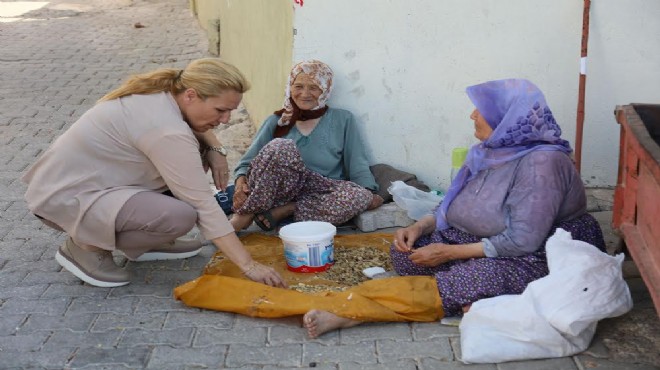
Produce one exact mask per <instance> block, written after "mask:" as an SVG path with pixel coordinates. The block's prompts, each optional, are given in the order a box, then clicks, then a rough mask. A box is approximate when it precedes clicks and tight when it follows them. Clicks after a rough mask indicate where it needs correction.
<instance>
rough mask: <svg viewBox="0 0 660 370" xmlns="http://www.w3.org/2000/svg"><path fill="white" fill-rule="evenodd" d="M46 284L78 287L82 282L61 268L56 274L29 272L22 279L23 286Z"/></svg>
mask: <svg viewBox="0 0 660 370" xmlns="http://www.w3.org/2000/svg"><path fill="white" fill-rule="evenodd" d="M48 283H54V284H69V285H80V284H81V283H82V282H81V281H80V279H78V278H77V277H75V276H74V275H73V274H72V273H70V272H69V271H66V270H64V269H62V268H60V270H59V271H57V272H50V271H31V272H30V273H28V274H27V276H26V277H25V279H23V284H25V285H37V284H48ZM96 289H104V288H96Z"/></svg>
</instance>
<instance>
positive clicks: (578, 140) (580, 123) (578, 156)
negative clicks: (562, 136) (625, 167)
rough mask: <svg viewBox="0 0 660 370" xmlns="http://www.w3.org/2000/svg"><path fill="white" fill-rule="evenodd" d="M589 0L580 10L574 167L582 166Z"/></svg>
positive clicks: (585, 1)
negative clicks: (580, 33)
mask: <svg viewBox="0 0 660 370" xmlns="http://www.w3.org/2000/svg"><path fill="white" fill-rule="evenodd" d="M590 9H591V0H584V9H583V12H582V45H581V51H580V83H579V87H578V106H577V122H576V129H575V167H576V168H577V170H578V172H580V169H581V166H582V132H583V131H584V95H585V88H586V85H587V45H588V43H589V10H590Z"/></svg>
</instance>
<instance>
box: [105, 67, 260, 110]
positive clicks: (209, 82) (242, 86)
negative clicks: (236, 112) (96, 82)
mask: <svg viewBox="0 0 660 370" xmlns="http://www.w3.org/2000/svg"><path fill="white" fill-rule="evenodd" d="M190 88H192V89H194V90H195V91H196V92H197V95H199V97H200V98H202V99H206V98H208V97H211V96H218V95H220V94H221V93H222V92H223V91H225V90H233V91H236V92H238V93H241V94H242V93H244V92H246V91H248V90H249V89H250V84H249V83H248V81H247V80H246V79H245V76H243V74H242V73H241V71H239V70H238V68H236V67H234V66H233V65H231V64H229V63H226V62H223V61H221V60H220V59H217V58H203V59H197V60H193V61H192V62H190V64H188V66H186V68H185V69H182V70H180V69H173V68H161V69H157V70H155V71H152V72H147V73H143V74H139V75H134V76H131V77H130V78H129V79H128V80H127V81H126V82H124V83H123V84H121V86H119V87H118V88H116V89H114V90H112V91H110V92H109V93H107V94H106V95H105V96H103V97H102V98H101V99H99V101H98V102H99V103H100V102H103V101H107V100H112V99H118V98H121V97H124V96H128V95H133V94H155V93H159V92H163V91H167V92H170V93H172V94H173V95H176V94H179V93H181V92H183V91H185V90H187V89H190Z"/></svg>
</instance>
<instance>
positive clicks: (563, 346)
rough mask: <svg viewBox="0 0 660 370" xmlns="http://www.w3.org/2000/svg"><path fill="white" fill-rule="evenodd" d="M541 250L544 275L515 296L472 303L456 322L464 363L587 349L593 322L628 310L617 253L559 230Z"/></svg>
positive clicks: (559, 354) (629, 300)
mask: <svg viewBox="0 0 660 370" xmlns="http://www.w3.org/2000/svg"><path fill="white" fill-rule="evenodd" d="M546 253H547V256H548V268H549V270H550V273H549V274H548V275H547V276H545V277H543V278H541V279H538V280H536V281H533V282H532V283H530V284H529V285H528V286H527V288H526V289H525V291H524V292H523V293H522V294H521V295H505V296H500V297H493V298H488V299H483V300H480V301H477V302H475V303H474V304H472V306H471V308H470V311H468V312H467V313H466V314H465V316H464V317H463V320H462V321H461V324H460V330H461V352H462V355H463V356H462V359H461V360H462V361H463V362H464V363H497V362H505V361H516V360H526V359H537V358H552V357H564V356H571V355H573V354H576V353H579V352H582V351H584V350H585V349H587V347H589V344H590V342H591V339H592V338H593V335H594V333H595V332H596V325H597V323H598V320H601V319H605V318H608V317H616V316H620V315H623V314H624V313H626V312H628V311H630V309H632V298H631V296H630V291H629V289H628V285H627V284H626V282H625V281H624V280H623V275H622V272H621V264H622V262H623V258H624V256H623V254H619V255H617V256H609V255H607V254H605V253H603V252H601V251H600V250H598V249H597V248H596V247H594V246H592V245H590V244H588V243H585V242H581V241H578V240H573V239H572V238H571V234H570V233H569V232H567V231H565V230H563V229H557V231H556V232H555V234H554V235H553V236H552V237H551V238H550V239H548V242H547V244H546Z"/></svg>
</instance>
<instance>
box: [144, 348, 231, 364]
mask: <svg viewBox="0 0 660 370" xmlns="http://www.w3.org/2000/svg"><path fill="white" fill-rule="evenodd" d="M226 352H227V346H212V347H205V348H172V347H169V346H158V347H156V348H154V350H153V352H152V353H151V358H150V359H149V363H148V365H147V368H150V369H169V368H171V367H172V366H176V365H188V367H193V366H195V365H198V366H200V367H205V368H207V367H208V368H221V367H222V364H223V362H224V360H225V354H226Z"/></svg>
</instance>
